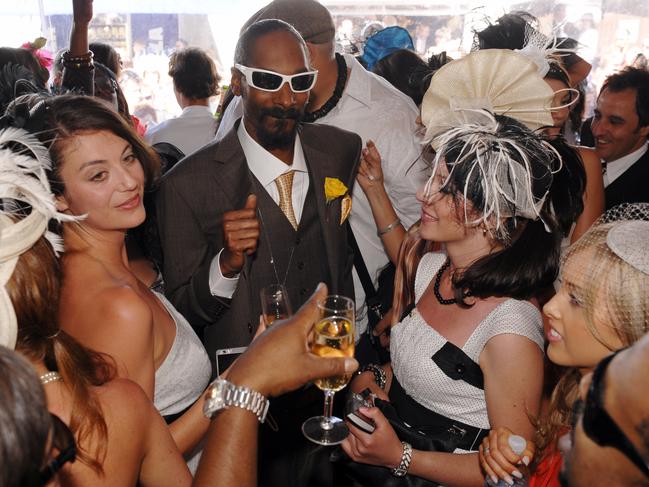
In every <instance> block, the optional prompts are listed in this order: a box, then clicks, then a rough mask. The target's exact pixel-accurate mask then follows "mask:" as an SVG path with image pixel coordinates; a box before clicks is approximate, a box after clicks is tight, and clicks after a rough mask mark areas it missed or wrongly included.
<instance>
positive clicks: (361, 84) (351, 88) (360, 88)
mask: <svg viewBox="0 0 649 487" xmlns="http://www.w3.org/2000/svg"><path fill="white" fill-rule="evenodd" d="M344 56H345V63H346V64H347V67H348V68H349V69H350V70H351V71H350V73H349V78H348V79H347V85H346V86H345V90H344V91H343V96H350V97H352V98H354V99H355V100H357V101H359V102H360V103H362V104H363V105H366V106H368V107H371V101H372V100H371V99H370V96H371V91H372V90H371V87H370V80H369V76H367V71H366V70H365V68H364V67H363V66H361V64H360V63H359V62H358V61H357V60H356V59H354V56H352V55H351V54H345V55H344Z"/></svg>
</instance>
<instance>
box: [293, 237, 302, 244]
mask: <svg viewBox="0 0 649 487" xmlns="http://www.w3.org/2000/svg"><path fill="white" fill-rule="evenodd" d="M301 243H302V239H301V238H300V237H298V238H296V239H295V245H300V244H301Z"/></svg>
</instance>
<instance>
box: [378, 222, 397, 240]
mask: <svg viewBox="0 0 649 487" xmlns="http://www.w3.org/2000/svg"><path fill="white" fill-rule="evenodd" d="M400 223H401V220H399V219H398V218H397V219H396V220H394V221H393V222H392V223H390V224H389V225H388V226H387V227H385V228H381V229H379V230H377V231H376V234H377V235H378V236H379V237H382V236H383V235H385V234H386V233H390V232H391V231H392V230H394V229H395V228H397V226H398V225H399V224H400Z"/></svg>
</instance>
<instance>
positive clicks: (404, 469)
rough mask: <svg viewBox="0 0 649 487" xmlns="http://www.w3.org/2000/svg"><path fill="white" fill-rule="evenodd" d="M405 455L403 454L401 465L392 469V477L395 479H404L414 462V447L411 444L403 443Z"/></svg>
mask: <svg viewBox="0 0 649 487" xmlns="http://www.w3.org/2000/svg"><path fill="white" fill-rule="evenodd" d="M401 444H402V445H403V453H402V454H401V461H400V462H399V465H397V466H396V467H395V468H393V469H392V475H394V476H395V477H403V476H405V475H406V474H407V473H408V468H410V461H411V460H412V446H410V443H406V442H405V441H402V442H401Z"/></svg>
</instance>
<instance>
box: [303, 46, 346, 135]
mask: <svg viewBox="0 0 649 487" xmlns="http://www.w3.org/2000/svg"><path fill="white" fill-rule="evenodd" d="M336 63H337V64H338V79H337V80H336V87H335V88H334V93H333V95H331V98H329V99H328V100H327V101H326V102H325V104H324V105H322V106H321V107H320V108H318V109H317V110H316V111H315V112H311V113H305V114H304V117H303V118H302V120H303V121H304V122H309V123H311V122H315V121H316V120H318V119H319V118H322V117H324V116H325V115H326V114H327V113H329V112H330V111H331V110H333V109H334V107H335V106H336V105H337V104H338V101H339V100H340V97H341V96H343V90H344V89H345V85H346V84H347V64H346V63H345V58H344V57H343V55H342V54H340V53H336Z"/></svg>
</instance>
